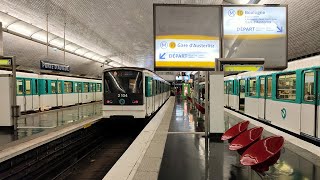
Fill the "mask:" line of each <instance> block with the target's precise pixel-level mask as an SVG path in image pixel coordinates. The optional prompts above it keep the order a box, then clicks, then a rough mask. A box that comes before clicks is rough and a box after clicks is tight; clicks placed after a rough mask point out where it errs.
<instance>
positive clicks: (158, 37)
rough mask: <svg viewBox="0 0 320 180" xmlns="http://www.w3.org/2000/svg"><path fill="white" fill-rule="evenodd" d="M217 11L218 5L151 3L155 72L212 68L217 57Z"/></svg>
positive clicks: (218, 50)
mask: <svg viewBox="0 0 320 180" xmlns="http://www.w3.org/2000/svg"><path fill="white" fill-rule="evenodd" d="M220 12H221V8H220V6H211V5H206V6H200V5H168V4H154V65H155V70H157V71H163V70H165V71H168V70H169V71H170V70H182V69H183V70H206V69H213V68H214V67H215V66H214V63H215V58H219V57H220V40H219V39H220V29H221V23H220V19H221V18H220V14H221V13H220ZM204 17H205V18H204Z"/></svg>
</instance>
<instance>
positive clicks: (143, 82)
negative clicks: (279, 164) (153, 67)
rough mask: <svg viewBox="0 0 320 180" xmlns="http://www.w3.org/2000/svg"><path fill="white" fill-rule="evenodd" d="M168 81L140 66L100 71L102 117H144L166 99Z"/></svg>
mask: <svg viewBox="0 0 320 180" xmlns="http://www.w3.org/2000/svg"><path fill="white" fill-rule="evenodd" d="M169 96H170V83H168V82H167V81H165V80H164V79H162V78H161V77H160V76H158V75H157V74H155V73H154V72H153V71H150V70H147V69H143V68H130V67H121V68H111V69H106V70H104V72H103V108H102V110H103V117H104V118H117V117H130V118H137V119H138V118H139V119H140V118H146V117H149V116H151V115H152V114H153V113H155V112H156V111H157V110H158V109H159V108H160V107H161V106H162V105H163V104H164V103H165V102H166V100H167V99H168V98H169Z"/></svg>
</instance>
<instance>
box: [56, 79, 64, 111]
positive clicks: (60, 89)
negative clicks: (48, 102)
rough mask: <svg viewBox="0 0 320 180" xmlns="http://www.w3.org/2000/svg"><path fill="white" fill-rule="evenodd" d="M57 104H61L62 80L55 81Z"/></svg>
mask: <svg viewBox="0 0 320 180" xmlns="http://www.w3.org/2000/svg"><path fill="white" fill-rule="evenodd" d="M57 97H58V98H57V105H58V106H62V101H63V99H62V97H63V95H62V81H57Z"/></svg>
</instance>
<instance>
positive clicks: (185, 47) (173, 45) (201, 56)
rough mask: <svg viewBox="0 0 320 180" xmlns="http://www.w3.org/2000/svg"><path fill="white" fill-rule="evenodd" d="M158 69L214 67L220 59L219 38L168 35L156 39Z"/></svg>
mask: <svg viewBox="0 0 320 180" xmlns="http://www.w3.org/2000/svg"><path fill="white" fill-rule="evenodd" d="M155 43H156V50H155V59H156V61H155V63H156V67H177V68H179V67H184V68H203V67H214V61H215V58H217V57H219V37H210V36H201V35H168V36H157V37H156V42H155Z"/></svg>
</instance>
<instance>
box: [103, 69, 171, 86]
mask: <svg viewBox="0 0 320 180" xmlns="http://www.w3.org/2000/svg"><path fill="white" fill-rule="evenodd" d="M113 70H138V71H148V72H150V73H151V74H153V75H155V76H157V77H158V78H159V79H160V80H162V81H165V82H167V83H168V84H169V82H168V81H166V80H165V79H163V78H162V77H161V76H159V75H158V74H156V73H155V72H154V71H152V70H150V69H146V68H139V67H113V68H107V69H105V70H103V72H107V71H113Z"/></svg>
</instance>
